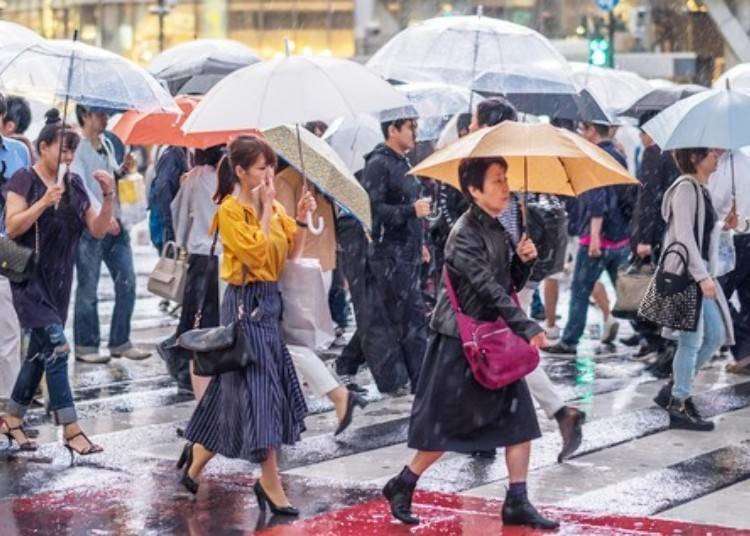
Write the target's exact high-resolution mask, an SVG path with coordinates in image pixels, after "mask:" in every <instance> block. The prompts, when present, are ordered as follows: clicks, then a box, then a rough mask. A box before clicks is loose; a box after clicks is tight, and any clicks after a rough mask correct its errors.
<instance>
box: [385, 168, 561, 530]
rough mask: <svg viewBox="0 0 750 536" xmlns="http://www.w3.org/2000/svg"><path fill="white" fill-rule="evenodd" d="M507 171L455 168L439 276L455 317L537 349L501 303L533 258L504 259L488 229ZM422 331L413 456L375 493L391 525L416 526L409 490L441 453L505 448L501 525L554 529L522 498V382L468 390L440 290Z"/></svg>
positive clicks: (540, 341) (537, 338)
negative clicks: (508, 332) (451, 215)
mask: <svg viewBox="0 0 750 536" xmlns="http://www.w3.org/2000/svg"><path fill="white" fill-rule="evenodd" d="M507 169H508V165H507V163H506V161H505V160H504V159H503V158H491V159H465V160H463V161H462V162H461V165H460V167H459V178H460V183H461V190H462V191H463V193H464V195H465V196H466V198H467V200H468V201H469V202H470V204H471V206H470V208H469V209H468V210H467V211H466V212H465V213H464V214H463V215H462V216H461V217H460V218H459V220H458V221H457V222H456V224H455V225H454V227H453V230H452V231H451V233H450V236H449V237H448V241H447V243H446V246H445V267H446V269H447V273H448V276H449V277H450V278H451V282H452V284H453V288H454V289H455V290H456V294H457V296H458V301H459V303H460V304H461V308H462V310H463V311H464V313H466V314H468V315H469V316H471V317H473V318H477V319H479V320H484V321H494V320H496V319H498V318H499V317H502V319H503V320H505V322H506V323H507V324H508V326H509V327H510V329H512V330H513V331H514V332H515V333H516V334H518V335H520V336H522V337H523V338H525V339H526V340H527V341H529V343H530V344H531V345H532V346H534V347H536V348H541V347H544V345H545V344H546V338H545V336H544V330H543V329H542V328H541V327H539V325H538V324H537V323H536V322H534V321H532V320H530V319H529V318H528V317H527V316H526V314H525V313H524V312H523V310H522V309H521V308H520V307H519V306H518V305H517V303H516V302H515V301H514V300H513V298H512V297H511V295H512V293H513V292H517V291H518V290H520V289H521V288H523V285H524V283H525V282H526V279H527V278H528V276H529V274H530V273H531V267H532V264H533V261H534V260H535V259H536V256H537V252H536V247H535V246H534V244H533V243H532V242H531V240H529V239H528V238H526V237H525V236H523V237H522V238H521V240H520V241H519V244H518V246H517V248H516V250H515V252H514V251H513V249H512V245H511V242H510V239H509V238H508V234H507V232H506V230H505V229H504V228H503V226H502V224H500V222H499V221H498V220H497V216H498V215H499V214H500V213H502V212H503V210H504V209H505V207H506V205H507V203H508V200H509V198H510V191H509V189H508V182H507V180H506V176H505V174H506V171H507ZM441 281H442V280H441ZM430 330H431V334H430V339H429V343H428V348H427V354H426V356H425V359H424V364H423V365H422V371H421V374H420V376H419V384H418V386H417V392H416V397H415V399H414V405H413V407H412V415H411V423H410V426H409V442H408V444H409V447H411V448H413V449H417V451H418V452H417V453H416V454H415V456H414V458H413V459H412V461H411V463H410V464H409V465H408V466H406V467H404V469H403V470H402V471H401V473H400V474H399V475H397V476H396V477H394V478H392V479H391V480H390V481H389V482H388V483H387V484H386V486H385V488H384V489H383V494H384V495H385V497H386V498H387V499H388V501H389V503H390V506H391V512H392V514H393V516H394V517H396V518H397V519H399V520H400V521H402V522H404V523H407V524H417V523H419V519H418V518H417V517H415V516H414V515H412V513H411V500H412V494H413V492H414V488H415V487H416V483H417V480H418V479H419V476H420V475H421V474H422V473H423V472H424V471H425V470H426V469H427V468H429V467H430V466H431V465H432V464H433V463H435V462H436V461H437V460H438V459H439V458H440V457H441V456H442V454H443V452H445V451H452V452H462V453H471V452H474V451H477V450H492V449H495V448H496V447H505V459H506V463H507V466H508V475H509V480H510V488H509V490H508V494H507V496H506V499H505V503H504V504H503V511H502V517H503V523H504V524H506V525H529V526H533V527H536V528H545V529H554V528H557V526H558V523H557V522H555V521H552V520H549V519H546V518H544V517H543V516H542V515H541V514H539V512H537V511H536V509H535V508H534V506H532V504H531V503H530V502H529V500H528V498H527V495H526V475H527V473H528V466H529V456H530V453H531V440H532V439H536V438H538V437H540V432H539V425H538V423H537V419H536V413H535V411H534V405H533V403H532V400H531V396H530V395H529V391H528V389H527V387H526V382H525V381H524V380H519V381H517V382H515V383H513V384H511V385H508V386H506V387H503V388H502V389H496V390H490V389H486V388H484V387H482V386H481V385H480V384H478V383H477V382H476V380H475V379H474V377H473V375H472V373H471V370H470V369H469V366H468V362H467V360H466V357H465V356H464V353H463V347H462V345H461V340H460V339H459V338H458V327H457V323H456V316H455V313H454V312H453V310H452V308H451V305H450V301H449V299H448V296H447V294H446V291H445V287H444V286H443V285H442V284H441V288H440V291H439V294H438V301H437V305H436V306H435V311H434V313H433V316H432V321H431V324H430Z"/></svg>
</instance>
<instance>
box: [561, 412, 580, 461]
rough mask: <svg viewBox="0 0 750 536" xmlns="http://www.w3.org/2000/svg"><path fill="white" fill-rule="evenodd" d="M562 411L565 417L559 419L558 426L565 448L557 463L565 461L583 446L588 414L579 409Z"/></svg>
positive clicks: (563, 447)
mask: <svg viewBox="0 0 750 536" xmlns="http://www.w3.org/2000/svg"><path fill="white" fill-rule="evenodd" d="M562 411H563V415H562V417H560V418H558V419H557V424H558V425H559V426H560V435H561V436H562V439H563V446H562V449H561V450H560V454H558V455H557V463H562V462H563V461H565V459H566V458H568V457H570V456H571V455H572V454H573V453H574V452H575V451H577V450H578V447H580V446H581V442H582V441H583V423H584V422H586V414H585V413H584V412H583V411H581V410H579V409H577V408H571V407H568V406H566V407H564V408H563V410H562Z"/></svg>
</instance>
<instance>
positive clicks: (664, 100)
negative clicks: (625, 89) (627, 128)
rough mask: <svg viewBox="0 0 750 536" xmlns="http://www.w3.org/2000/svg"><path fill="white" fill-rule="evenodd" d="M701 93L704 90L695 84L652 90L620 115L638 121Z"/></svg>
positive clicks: (704, 89)
mask: <svg viewBox="0 0 750 536" xmlns="http://www.w3.org/2000/svg"><path fill="white" fill-rule="evenodd" d="M701 91H706V88H705V87H703V86H699V85H696V84H681V85H677V86H674V87H665V88H659V89H654V90H651V91H649V92H648V93H646V94H645V95H644V96H643V97H641V98H640V99H638V100H637V101H635V102H634V103H633V104H632V105H631V106H630V108H628V109H627V110H625V111H624V112H622V113H621V114H620V115H622V116H625V117H634V118H636V119H638V120H640V119H641V117H642V116H643V115H645V114H647V113H649V112H657V113H658V112H661V111H662V110H664V109H665V108H669V107H670V106H672V105H673V104H674V103H675V102H677V101H681V100H682V99H685V98H687V97H692V96H693V95H695V94H696V93H700V92H701Z"/></svg>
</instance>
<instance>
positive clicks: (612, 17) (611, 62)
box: [607, 9, 615, 69]
mask: <svg viewBox="0 0 750 536" xmlns="http://www.w3.org/2000/svg"><path fill="white" fill-rule="evenodd" d="M607 34H608V35H607V41H608V42H609V54H608V55H607V63H609V67H610V68H612V69H614V68H615V13H614V9H610V10H609V27H608V32H607Z"/></svg>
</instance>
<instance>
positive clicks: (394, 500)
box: [383, 476, 419, 525]
mask: <svg viewBox="0 0 750 536" xmlns="http://www.w3.org/2000/svg"><path fill="white" fill-rule="evenodd" d="M383 495H384V496H385V498H386V499H388V503H389V504H390V505H391V515H393V517H395V518H396V519H398V520H399V521H401V522H402V523H406V524H407V525H418V524H419V518H418V517H416V516H415V515H413V514H412V513H411V499H412V496H413V495H414V486H409V485H407V484H404V482H403V481H402V480H401V479H400V478H399V477H398V476H394V477H393V478H391V479H390V480H389V481H388V483H387V484H386V485H385V487H384V488H383Z"/></svg>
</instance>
